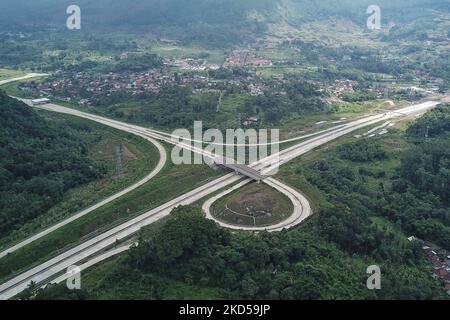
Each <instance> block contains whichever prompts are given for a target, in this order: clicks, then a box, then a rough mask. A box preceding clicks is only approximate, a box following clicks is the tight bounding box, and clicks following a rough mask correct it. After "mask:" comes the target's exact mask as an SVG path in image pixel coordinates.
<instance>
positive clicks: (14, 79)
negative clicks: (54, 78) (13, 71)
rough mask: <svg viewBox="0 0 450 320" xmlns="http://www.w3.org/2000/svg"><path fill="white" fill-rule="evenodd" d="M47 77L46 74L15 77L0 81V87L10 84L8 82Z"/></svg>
mask: <svg viewBox="0 0 450 320" xmlns="http://www.w3.org/2000/svg"><path fill="white" fill-rule="evenodd" d="M45 76H48V74H46V73H28V74H26V75H24V76H22V77H17V78H12V79H6V80H1V81H0V86H1V85H4V84H7V83H10V82H15V81H21V80H28V79H31V78H37V77H45Z"/></svg>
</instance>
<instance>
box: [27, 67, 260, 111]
mask: <svg viewBox="0 0 450 320" xmlns="http://www.w3.org/2000/svg"><path fill="white" fill-rule="evenodd" d="M180 61H181V60H180ZM180 61H178V60H174V61H170V62H166V66H165V67H163V68H157V69H150V70H147V71H143V72H120V73H119V72H110V73H107V74H98V73H93V72H87V71H81V72H70V71H57V72H55V73H54V74H53V75H52V77H51V78H49V80H48V81H46V82H33V81H32V82H28V83H23V84H21V85H20V88H21V89H22V90H25V91H29V92H31V94H32V96H33V97H35V98H38V97H47V98H57V99H59V100H64V101H73V100H74V99H77V100H80V99H81V100H80V101H79V103H80V104H87V105H89V104H90V102H89V99H91V98H96V97H99V96H110V95H111V94H112V93H114V92H117V91H128V92H131V93H132V94H141V93H159V92H160V90H161V88H163V87H165V86H180V87H191V88H193V92H194V93H215V92H220V91H222V90H223V87H224V85H225V86H226V85H233V86H237V87H241V88H243V89H244V90H246V91H247V92H248V93H249V94H250V95H254V96H256V95H262V94H264V92H265V91H266V90H267V87H266V86H265V85H264V84H263V83H262V82H260V81H259V80H258V79H256V78H255V77H252V76H248V75H235V76H233V77H232V78H231V79H215V78H212V77H211V76H210V75H209V74H208V72H188V70H190V71H203V68H205V66H204V65H200V64H195V63H193V61H194V60H190V59H187V60H183V61H184V62H183V63H181V62H180ZM174 63H175V64H176V65H177V66H178V67H177V68H178V70H180V71H181V69H183V70H185V71H186V72H173V70H171V68H170V67H172V66H174ZM188 65H189V66H190V67H188ZM216 67H217V68H218V67H219V66H211V65H209V66H208V67H207V68H208V69H209V70H211V68H212V69H214V68H216ZM189 68H191V69H189ZM196 68H199V69H196ZM87 98H89V99H87Z"/></svg>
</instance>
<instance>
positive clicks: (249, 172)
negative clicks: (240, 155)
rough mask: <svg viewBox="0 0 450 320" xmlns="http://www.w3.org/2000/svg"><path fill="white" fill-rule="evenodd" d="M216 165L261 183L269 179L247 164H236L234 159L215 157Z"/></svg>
mask: <svg viewBox="0 0 450 320" xmlns="http://www.w3.org/2000/svg"><path fill="white" fill-rule="evenodd" d="M214 163H215V164H216V165H218V166H221V167H225V168H228V169H231V170H233V171H234V172H235V173H237V174H241V175H243V176H246V177H248V178H250V179H252V180H255V181H258V182H261V181H262V180H265V179H266V178H267V176H265V175H263V174H261V173H260V172H259V171H258V170H255V169H253V168H250V167H249V166H247V165H245V164H238V163H236V161H235V160H234V159H230V158H225V157H215V158H214Z"/></svg>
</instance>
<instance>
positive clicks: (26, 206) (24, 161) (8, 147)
mask: <svg viewBox="0 0 450 320" xmlns="http://www.w3.org/2000/svg"><path fill="white" fill-rule="evenodd" d="M71 132H73V130H72V131H71ZM86 153H87V148H86V146H85V145H84V144H83V142H81V141H80V140H79V139H77V137H76V136H75V135H73V133H68V132H66V130H65V128H64V127H63V126H61V125H60V126H58V125H55V124H52V123H50V122H48V121H47V120H46V119H44V118H43V117H42V116H40V115H39V114H37V113H36V112H35V111H34V110H32V109H31V108H29V107H28V106H26V105H25V104H23V103H21V102H19V101H17V100H15V99H11V98H9V97H8V96H6V95H5V94H4V93H3V92H2V91H0V235H6V234H7V233H8V232H10V231H12V230H13V229H14V228H15V227H16V226H20V225H23V224H24V223H26V222H27V221H29V220H31V219H33V218H35V217H37V216H38V215H40V214H41V213H43V212H45V211H46V210H48V209H49V208H50V207H52V206H53V205H54V204H56V203H57V202H58V201H60V200H61V198H62V196H63V194H64V192H65V191H67V190H68V189H70V188H73V187H75V186H78V185H80V184H83V183H86V182H89V181H91V180H93V179H95V178H97V177H99V176H100V174H101V172H100V170H99V169H97V168H95V167H94V165H93V164H92V163H91V162H90V161H89V160H88V158H87V157H86Z"/></svg>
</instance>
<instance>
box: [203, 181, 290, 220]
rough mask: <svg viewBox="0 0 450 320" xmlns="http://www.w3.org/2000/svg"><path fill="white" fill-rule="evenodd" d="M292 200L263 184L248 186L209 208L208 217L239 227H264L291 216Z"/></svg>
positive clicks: (253, 183)
mask: <svg viewBox="0 0 450 320" xmlns="http://www.w3.org/2000/svg"><path fill="white" fill-rule="evenodd" d="M292 211H293V206H292V202H291V200H290V199H289V198H288V197H287V196H286V195H284V194H282V193H280V192H278V191H277V190H275V189H273V188H272V187H270V186H268V185H267V184H265V183H261V184H258V183H256V182H252V183H249V184H247V185H245V186H244V187H242V188H240V189H239V190H236V191H234V192H232V193H230V194H228V195H226V196H225V197H223V198H220V199H219V200H217V201H216V202H215V203H214V204H213V205H212V206H211V215H212V216H213V217H214V218H215V219H217V220H219V221H222V222H225V223H228V224H232V225H236V226H242V227H267V226H271V225H274V224H277V223H280V222H282V221H284V220H286V219H287V218H289V217H290V216H291V215H292Z"/></svg>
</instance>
